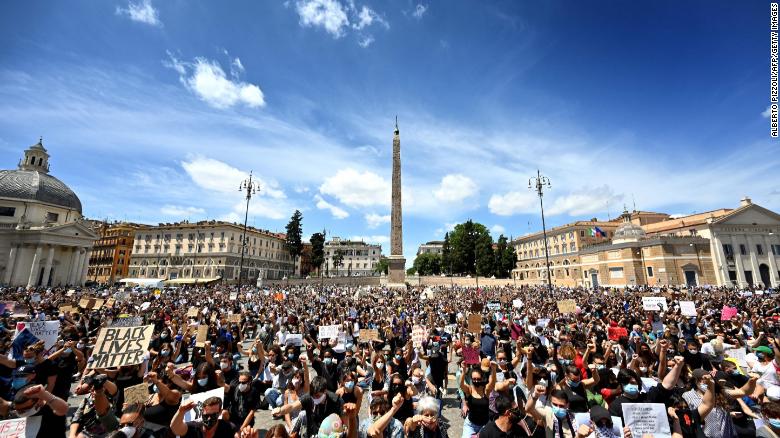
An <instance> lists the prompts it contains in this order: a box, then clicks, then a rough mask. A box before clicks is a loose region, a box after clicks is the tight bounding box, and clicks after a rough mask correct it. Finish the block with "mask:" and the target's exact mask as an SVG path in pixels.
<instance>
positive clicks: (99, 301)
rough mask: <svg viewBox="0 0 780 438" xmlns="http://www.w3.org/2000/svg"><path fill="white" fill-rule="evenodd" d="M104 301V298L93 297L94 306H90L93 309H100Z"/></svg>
mask: <svg viewBox="0 0 780 438" xmlns="http://www.w3.org/2000/svg"><path fill="white" fill-rule="evenodd" d="M105 302H106V300H104V299H102V298H95V304H94V306H93V307H92V308H93V309H100V308H101V307H103V304H104V303H105Z"/></svg>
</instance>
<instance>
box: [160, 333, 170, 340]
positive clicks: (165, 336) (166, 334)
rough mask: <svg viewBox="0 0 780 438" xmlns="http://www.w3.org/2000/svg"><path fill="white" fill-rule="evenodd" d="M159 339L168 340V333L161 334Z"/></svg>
mask: <svg viewBox="0 0 780 438" xmlns="http://www.w3.org/2000/svg"><path fill="white" fill-rule="evenodd" d="M160 337H161V338H163V339H168V333H163V334H161V335H160Z"/></svg>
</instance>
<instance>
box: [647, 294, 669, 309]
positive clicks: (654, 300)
mask: <svg viewBox="0 0 780 438" xmlns="http://www.w3.org/2000/svg"><path fill="white" fill-rule="evenodd" d="M668 308H669V306H668V305H667V304H666V297H642V309H644V310H654V311H656V312H659V311H661V312H665V311H666V310H667V309H668Z"/></svg>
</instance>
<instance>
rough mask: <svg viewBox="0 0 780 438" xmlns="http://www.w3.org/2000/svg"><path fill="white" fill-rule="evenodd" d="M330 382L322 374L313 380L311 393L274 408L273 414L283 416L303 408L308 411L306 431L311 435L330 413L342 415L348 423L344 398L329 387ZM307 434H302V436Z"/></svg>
mask: <svg viewBox="0 0 780 438" xmlns="http://www.w3.org/2000/svg"><path fill="white" fill-rule="evenodd" d="M327 387H328V382H327V381H326V380H325V378H324V377H322V376H317V377H315V378H313V379H312V380H311V384H310V385H309V394H304V395H302V396H301V397H300V398H299V399H298V400H296V401H294V402H292V403H290V404H286V405H284V406H282V407H281V408H274V410H273V411H271V414H272V415H273V416H274V417H282V416H284V415H286V414H288V413H290V412H292V411H295V410H297V409H301V410H303V411H305V412H306V431H307V432H308V434H309V435H311V436H313V435H316V433H317V431H318V430H319V429H320V425H321V424H322V421H323V420H324V419H325V418H327V417H328V415H330V414H337V415H339V416H341V417H342V418H341V421H342V422H344V423H346V417H345V416H344V400H342V399H341V397H339V396H338V395H336V393H335V392H333V391H329V390H328V389H327ZM303 435H305V434H302V436H303Z"/></svg>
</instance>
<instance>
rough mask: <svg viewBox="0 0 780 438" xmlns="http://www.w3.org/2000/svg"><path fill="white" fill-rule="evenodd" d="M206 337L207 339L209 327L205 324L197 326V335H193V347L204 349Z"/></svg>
mask: <svg viewBox="0 0 780 438" xmlns="http://www.w3.org/2000/svg"><path fill="white" fill-rule="evenodd" d="M208 337H209V326H207V325H205V324H201V325H199V326H198V334H196V335H195V346H196V347H197V348H203V347H205V346H206V341H207V340H208Z"/></svg>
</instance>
